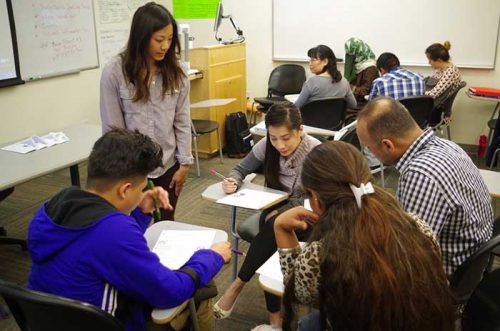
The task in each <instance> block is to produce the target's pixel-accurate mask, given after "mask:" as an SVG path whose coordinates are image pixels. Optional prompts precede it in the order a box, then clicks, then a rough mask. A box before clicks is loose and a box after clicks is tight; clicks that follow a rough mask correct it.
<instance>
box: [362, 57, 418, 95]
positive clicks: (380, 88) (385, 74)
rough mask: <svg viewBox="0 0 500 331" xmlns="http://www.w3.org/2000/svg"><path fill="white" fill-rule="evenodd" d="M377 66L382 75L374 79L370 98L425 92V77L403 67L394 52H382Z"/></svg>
mask: <svg viewBox="0 0 500 331" xmlns="http://www.w3.org/2000/svg"><path fill="white" fill-rule="evenodd" d="M377 68H378V70H379V71H380V73H381V75H382V77H379V78H377V79H375V80H374V81H373V83H372V89H371V91H370V95H369V97H368V99H369V100H372V99H374V98H376V97H377V96H379V95H385V96H388V97H391V98H394V99H396V100H397V99H401V98H406V97H411V96H418V95H423V94H424V93H425V82H424V77H422V75H420V74H418V73H415V72H411V71H409V70H406V69H405V68H403V67H401V66H400V64H399V59H398V58H397V57H396V55H394V54H392V53H383V54H381V55H380V56H379V57H378V59H377Z"/></svg>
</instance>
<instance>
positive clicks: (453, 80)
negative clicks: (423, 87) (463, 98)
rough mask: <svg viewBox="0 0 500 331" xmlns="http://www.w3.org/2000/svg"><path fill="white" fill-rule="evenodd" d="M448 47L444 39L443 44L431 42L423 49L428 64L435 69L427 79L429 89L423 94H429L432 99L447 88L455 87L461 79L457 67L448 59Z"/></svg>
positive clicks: (448, 43) (449, 46)
mask: <svg viewBox="0 0 500 331" xmlns="http://www.w3.org/2000/svg"><path fill="white" fill-rule="evenodd" d="M450 48H451V44H450V42H449V41H445V42H444V43H443V44H439V43H435V44H432V45H430V46H429V47H427V49H426V50H425V55H426V56H427V59H428V60H429V64H430V65H431V67H432V68H433V69H434V70H436V73H435V74H434V75H433V76H432V77H430V79H428V80H427V86H428V88H430V89H429V90H428V91H427V92H425V95H430V96H431V97H433V98H434V99H437V98H438V97H439V96H440V95H442V94H443V93H444V92H446V91H447V90H448V89H449V88H452V87H457V86H458V85H459V84H460V82H461V81H462V78H461V76H460V72H459V71H458V68H457V67H456V66H455V65H454V64H453V62H451V61H450V53H449V50H450Z"/></svg>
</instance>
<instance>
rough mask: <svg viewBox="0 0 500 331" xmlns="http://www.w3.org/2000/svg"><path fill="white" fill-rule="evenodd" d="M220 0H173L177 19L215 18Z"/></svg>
mask: <svg viewBox="0 0 500 331" xmlns="http://www.w3.org/2000/svg"><path fill="white" fill-rule="evenodd" d="M219 1H220V0H173V9H174V10H173V11H174V13H173V14H174V17H175V18H176V19H191V18H215V14H216V12H217V5H218V4H219Z"/></svg>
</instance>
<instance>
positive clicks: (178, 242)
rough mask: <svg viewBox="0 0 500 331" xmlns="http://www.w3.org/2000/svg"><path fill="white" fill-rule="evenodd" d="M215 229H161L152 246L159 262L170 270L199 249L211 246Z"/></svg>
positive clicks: (176, 267)
mask: <svg viewBox="0 0 500 331" xmlns="http://www.w3.org/2000/svg"><path fill="white" fill-rule="evenodd" d="M214 238H215V230H199V231H197V230H163V231H162V232H161V234H160V236H159V237H158V241H157V242H156V244H155V247H154V248H153V253H156V255H158V257H159V258H160V262H161V264H163V265H164V266H166V267H168V268H169V269H172V270H177V269H179V268H180V267H182V266H183V265H184V264H185V263H186V262H187V261H188V260H189V259H190V258H191V256H192V255H193V254H194V253H195V252H196V251H198V250H200V249H207V248H210V246H212V243H213V242H214Z"/></svg>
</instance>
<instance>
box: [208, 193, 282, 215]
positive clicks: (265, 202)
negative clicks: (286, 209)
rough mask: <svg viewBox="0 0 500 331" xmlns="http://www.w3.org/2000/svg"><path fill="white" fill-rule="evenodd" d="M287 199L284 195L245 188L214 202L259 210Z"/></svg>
mask: <svg viewBox="0 0 500 331" xmlns="http://www.w3.org/2000/svg"><path fill="white" fill-rule="evenodd" d="M287 197H288V194H286V193H281V194H280V193H271V192H265V191H260V190H252V189H248V188H245V189H242V190H239V191H237V192H235V193H233V194H229V195H227V196H225V197H223V198H221V199H219V200H217V201H216V202H217V203H221V204H223V205H230V206H234V207H242V208H248V209H255V210H260V209H264V208H266V207H268V206H272V205H273V204H274V203H276V201H281V200H284V199H286V198H287Z"/></svg>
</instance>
